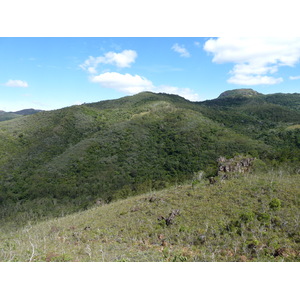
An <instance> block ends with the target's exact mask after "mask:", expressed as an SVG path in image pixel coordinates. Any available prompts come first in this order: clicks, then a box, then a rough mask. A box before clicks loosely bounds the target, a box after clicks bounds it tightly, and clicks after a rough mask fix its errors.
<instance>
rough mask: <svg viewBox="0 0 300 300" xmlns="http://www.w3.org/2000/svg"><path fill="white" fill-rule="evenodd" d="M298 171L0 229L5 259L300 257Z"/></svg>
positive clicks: (0, 255)
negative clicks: (6, 229)
mask: <svg viewBox="0 0 300 300" xmlns="http://www.w3.org/2000/svg"><path fill="white" fill-rule="evenodd" d="M299 179H300V176H299V175H294V176H288V175H286V176H284V175H282V174H272V173H270V174H269V175H268V176H266V175H247V176H243V177H240V178H232V179H230V180H228V181H225V182H224V183H220V182H219V183H217V184H215V185H209V184H208V183H207V182H206V181H199V182H198V183H196V184H195V182H193V184H186V185H182V186H174V187H173V188H171V189H166V190H162V191H159V192H152V193H148V194H144V195H141V196H135V197H131V198H128V199H125V200H119V201H117V202H113V203H110V204H107V205H102V206H97V207H94V208H92V209H89V210H87V211H84V212H80V213H76V214H72V215H69V216H66V217H62V218H57V219H52V220H49V221H46V222H42V223H39V224H36V225H30V224H28V225H27V226H26V227H24V228H22V229H20V230H17V231H11V232H10V233H4V232H1V231H0V260H1V261H48V262H53V261H243V262H246V261H299V258H300V257H299V252H300V247H299V243H300V235H299V232H300V230H299V220H300V214H299V201H300V200H299V199H300V191H299V181H300V180H299ZM274 199H277V200H274ZM272 201H273V202H272ZM271 202H272V203H273V204H270V203H271ZM276 203H277V204H276ZM278 203H279V204H278ZM174 210H179V215H177V216H175V217H174V219H173V222H172V223H171V224H169V225H167V224H166V221H165V219H166V218H167V217H168V216H169V214H170V213H171V212H172V211H174ZM162 217H163V218H162Z"/></svg>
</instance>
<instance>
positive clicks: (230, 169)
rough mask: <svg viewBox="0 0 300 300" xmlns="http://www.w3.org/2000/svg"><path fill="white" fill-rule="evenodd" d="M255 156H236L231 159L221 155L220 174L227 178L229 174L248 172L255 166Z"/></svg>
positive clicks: (219, 160)
mask: <svg viewBox="0 0 300 300" xmlns="http://www.w3.org/2000/svg"><path fill="white" fill-rule="evenodd" d="M254 160H255V158H253V157H242V156H235V157H233V158H230V159H226V158H225V157H220V158H219V159H218V176H221V178H223V179H226V178H227V177H228V175H229V174H235V173H247V172H249V171H250V170H251V168H252V166H253V161H254Z"/></svg>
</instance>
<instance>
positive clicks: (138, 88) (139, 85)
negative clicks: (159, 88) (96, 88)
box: [90, 72, 153, 94]
mask: <svg viewBox="0 0 300 300" xmlns="http://www.w3.org/2000/svg"><path fill="white" fill-rule="evenodd" d="M90 80H91V81H92V82H96V83H99V84H100V85H101V86H103V87H105V88H112V89H115V90H118V91H120V92H124V93H128V94H136V93H139V92H142V91H149V90H151V89H153V84H152V82H151V81H150V80H148V79H146V78H144V77H141V76H139V75H131V74H120V73H117V72H106V73H103V74H100V75H97V76H92V77H91V78H90Z"/></svg>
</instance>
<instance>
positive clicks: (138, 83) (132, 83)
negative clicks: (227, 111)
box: [90, 72, 201, 101]
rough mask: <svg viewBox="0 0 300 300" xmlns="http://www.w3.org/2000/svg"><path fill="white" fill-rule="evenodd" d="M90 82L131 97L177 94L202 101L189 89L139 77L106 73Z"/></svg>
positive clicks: (93, 77)
mask: <svg viewBox="0 0 300 300" xmlns="http://www.w3.org/2000/svg"><path fill="white" fill-rule="evenodd" d="M90 80H91V81H92V82H95V83H99V84H100V85H101V86H102V87H105V88H112V89H115V90H117V91H120V92H123V93H125V94H130V95H133V94H137V93H140V92H143V91H151V92H154V93H168V94H176V95H179V96H182V97H184V98H186V99H188V100H190V101H201V99H200V97H199V95H198V94H197V93H195V92H193V91H192V90H191V89H189V88H178V87H174V86H168V85H160V86H155V85H154V84H153V83H152V82H151V81H150V80H148V79H147V78H145V77H141V76H139V75H131V74H128V73H127V74H120V73H117V72H106V73H103V74H100V75H97V76H91V77H90Z"/></svg>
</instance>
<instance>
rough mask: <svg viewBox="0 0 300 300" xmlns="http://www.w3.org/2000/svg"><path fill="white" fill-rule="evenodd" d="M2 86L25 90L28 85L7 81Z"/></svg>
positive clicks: (20, 81)
mask: <svg viewBox="0 0 300 300" xmlns="http://www.w3.org/2000/svg"><path fill="white" fill-rule="evenodd" d="M3 85H5V86H8V87H22V88H27V87H28V83H27V82H26V81H23V80H12V79H10V80H8V81H7V82H6V83H4V84H3Z"/></svg>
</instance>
